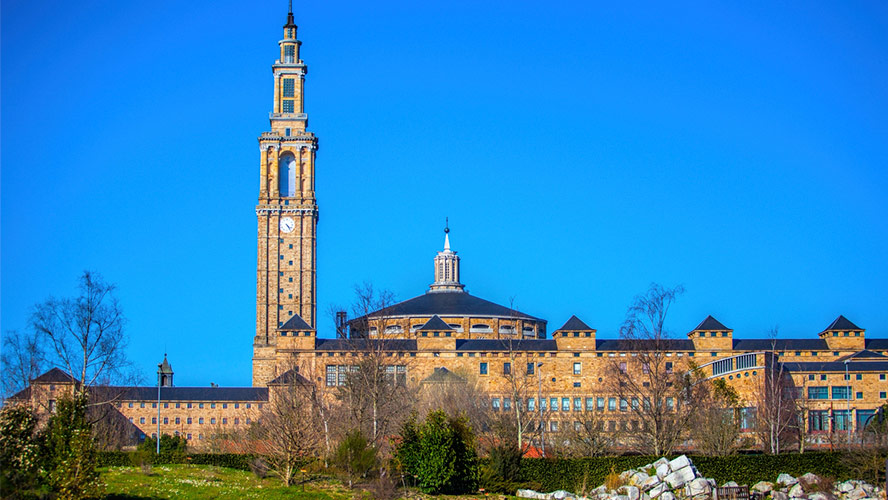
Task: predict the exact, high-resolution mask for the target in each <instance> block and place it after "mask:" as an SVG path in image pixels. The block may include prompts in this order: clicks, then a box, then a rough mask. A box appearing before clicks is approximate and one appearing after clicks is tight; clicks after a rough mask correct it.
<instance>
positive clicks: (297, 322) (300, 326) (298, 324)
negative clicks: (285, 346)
mask: <svg viewBox="0 0 888 500" xmlns="http://www.w3.org/2000/svg"><path fill="white" fill-rule="evenodd" d="M278 330H299V331H304V330H313V328H312V327H311V325H309V324H308V323H306V322H305V320H304V319H302V317H301V316H299V315H298V314H294V315H293V317H291V318H290V319H288V320H287V322H286V323H284V325H283V326H281V327H280V328H278Z"/></svg>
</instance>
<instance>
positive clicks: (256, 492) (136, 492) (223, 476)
mask: <svg viewBox="0 0 888 500" xmlns="http://www.w3.org/2000/svg"><path fill="white" fill-rule="evenodd" d="M99 471H100V472H101V479H102V481H103V482H104V483H105V484H106V487H105V494H106V497H105V498H106V499H107V500H117V499H119V500H126V499H132V500H136V499H149V498H150V499H179V498H182V499H187V500H191V499H195V500H197V499H210V498H212V499H237V500H246V499H250V498H261V499H271V500H274V499H278V498H287V499H289V498H305V499H308V498H313V499H314V498H317V499H328V500H340V499H341V500H346V499H349V500H350V499H351V498H353V493H352V492H350V491H349V490H348V489H346V488H344V487H342V486H341V485H338V484H334V483H332V482H328V481H322V482H318V483H312V482H310V483H308V484H306V485H305V493H303V492H302V487H301V486H299V485H297V486H291V487H289V488H284V487H283V486H281V482H280V481H279V480H277V479H275V478H267V479H257V478H256V477H255V476H254V475H253V474H252V473H250V472H245V471H240V470H236V469H227V468H224V467H213V466H210V465H158V466H156V467H154V468H153V469H152V472H151V475H145V474H142V472H141V469H139V468H138V467H107V468H103V469H99Z"/></svg>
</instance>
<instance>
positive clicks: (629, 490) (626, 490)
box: [617, 486, 641, 500]
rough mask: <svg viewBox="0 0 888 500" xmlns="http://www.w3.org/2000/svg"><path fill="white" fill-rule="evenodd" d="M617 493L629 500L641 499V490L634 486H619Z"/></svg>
mask: <svg viewBox="0 0 888 500" xmlns="http://www.w3.org/2000/svg"><path fill="white" fill-rule="evenodd" d="M617 493H621V494H623V495H626V496H627V497H629V500H639V498H641V490H639V489H638V488H637V487H635V486H620V488H619V489H618V490H617Z"/></svg>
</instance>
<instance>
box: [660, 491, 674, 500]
mask: <svg viewBox="0 0 888 500" xmlns="http://www.w3.org/2000/svg"><path fill="white" fill-rule="evenodd" d="M660 500H675V495H673V494H672V492H671V491H664V492H663V494H662V495H660Z"/></svg>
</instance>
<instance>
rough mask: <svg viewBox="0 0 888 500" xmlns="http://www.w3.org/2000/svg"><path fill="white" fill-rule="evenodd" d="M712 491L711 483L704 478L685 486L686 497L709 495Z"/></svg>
mask: <svg viewBox="0 0 888 500" xmlns="http://www.w3.org/2000/svg"><path fill="white" fill-rule="evenodd" d="M710 491H712V487H711V486H710V485H709V481H707V480H706V479H704V478H702V477H698V478H697V479H694V480H692V481H690V482H689V483H688V484H686V485H685V495H687V496H689V497H692V496H696V495H708V494H709V492H710Z"/></svg>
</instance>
